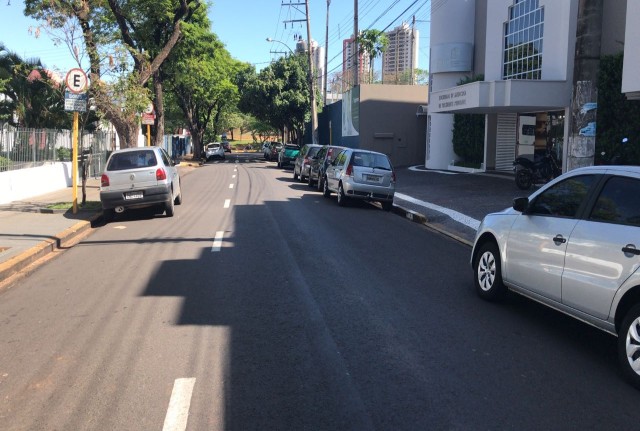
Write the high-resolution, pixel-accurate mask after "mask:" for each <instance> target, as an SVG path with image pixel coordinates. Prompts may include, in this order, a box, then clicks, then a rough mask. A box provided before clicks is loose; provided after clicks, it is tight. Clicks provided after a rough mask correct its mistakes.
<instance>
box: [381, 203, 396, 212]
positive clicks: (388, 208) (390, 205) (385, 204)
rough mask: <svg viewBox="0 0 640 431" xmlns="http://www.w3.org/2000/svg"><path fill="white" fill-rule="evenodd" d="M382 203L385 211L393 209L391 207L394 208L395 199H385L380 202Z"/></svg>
mask: <svg viewBox="0 0 640 431" xmlns="http://www.w3.org/2000/svg"><path fill="white" fill-rule="evenodd" d="M380 204H381V205H382V209H383V210H385V211H391V208H393V201H383V202H380Z"/></svg>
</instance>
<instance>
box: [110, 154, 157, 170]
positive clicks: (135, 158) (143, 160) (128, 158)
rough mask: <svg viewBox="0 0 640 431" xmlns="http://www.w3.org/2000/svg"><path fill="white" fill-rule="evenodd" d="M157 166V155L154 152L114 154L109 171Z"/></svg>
mask: <svg viewBox="0 0 640 431" xmlns="http://www.w3.org/2000/svg"><path fill="white" fill-rule="evenodd" d="M157 164H158V162H157V160H156V154H155V153H154V152H153V151H149V150H140V151H127V152H123V153H115V154H113V156H111V160H109V165H108V166H107V170H109V171H122V170H125V169H135V168H144V167H148V166H155V165H157Z"/></svg>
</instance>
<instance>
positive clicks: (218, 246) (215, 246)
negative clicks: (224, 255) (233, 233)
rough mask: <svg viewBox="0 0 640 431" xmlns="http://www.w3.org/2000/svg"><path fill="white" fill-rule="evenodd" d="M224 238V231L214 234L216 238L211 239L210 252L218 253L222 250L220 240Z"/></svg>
mask: <svg viewBox="0 0 640 431" xmlns="http://www.w3.org/2000/svg"><path fill="white" fill-rule="evenodd" d="M223 238H224V231H222V230H219V231H217V232H216V236H215V237H214V238H213V245H212V246H211V252H212V253H214V252H216V251H220V250H221V249H222V239H223Z"/></svg>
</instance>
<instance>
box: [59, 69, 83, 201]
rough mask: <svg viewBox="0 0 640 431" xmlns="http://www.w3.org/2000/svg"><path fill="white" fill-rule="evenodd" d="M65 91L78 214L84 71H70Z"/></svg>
mask: <svg viewBox="0 0 640 431" xmlns="http://www.w3.org/2000/svg"><path fill="white" fill-rule="evenodd" d="M64 81H65V84H66V85H67V91H65V94H64V110H65V111H73V136H72V138H71V139H72V141H73V142H72V143H71V154H72V158H71V184H72V187H73V198H72V200H73V213H74V214H77V213H78V156H80V154H79V152H78V117H79V115H78V112H86V111H87V93H86V91H87V87H88V84H89V80H88V79H87V74H86V73H84V70H82V69H79V68H75V69H71V70H70V71H69V72H68V73H67V76H66V77H65V80H64Z"/></svg>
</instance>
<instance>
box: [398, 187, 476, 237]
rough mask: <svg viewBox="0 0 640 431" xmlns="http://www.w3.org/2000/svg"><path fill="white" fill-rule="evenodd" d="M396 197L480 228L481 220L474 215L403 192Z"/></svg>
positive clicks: (471, 226) (472, 227) (473, 227)
mask: <svg viewBox="0 0 640 431" xmlns="http://www.w3.org/2000/svg"><path fill="white" fill-rule="evenodd" d="M395 197H397V198H398V199H402V200H403V201H407V202H411V203H412V204H416V205H420V206H423V207H425V208H429V209H431V210H434V211H438V212H441V213H443V214H446V215H448V216H449V217H451V218H452V219H453V220H455V221H457V222H458V223H462V224H464V225H466V226H469V227H470V228H471V229H475V230H478V227H480V221H479V220H476V219H474V218H473V217H469V216H468V215H466V214H462V213H459V212H458V211H454V210H452V209H449V208H445V207H441V206H440V205H436V204H432V203H429V202H425V201H421V200H419V199H416V198H412V197H411V196H408V195H405V194H402V193H396V194H395Z"/></svg>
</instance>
